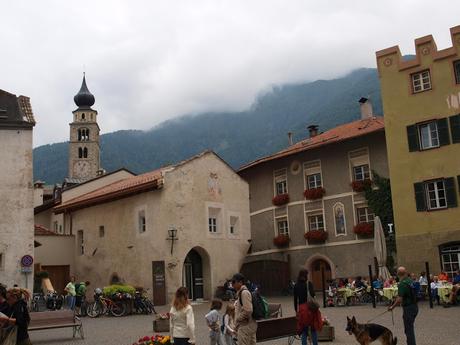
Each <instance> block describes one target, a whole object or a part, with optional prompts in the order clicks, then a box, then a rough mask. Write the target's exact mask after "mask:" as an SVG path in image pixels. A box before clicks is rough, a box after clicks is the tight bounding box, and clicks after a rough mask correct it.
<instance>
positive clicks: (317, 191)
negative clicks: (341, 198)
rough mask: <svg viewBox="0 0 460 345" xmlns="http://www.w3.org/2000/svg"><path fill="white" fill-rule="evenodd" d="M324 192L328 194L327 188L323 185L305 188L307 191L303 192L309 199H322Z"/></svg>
mask: <svg viewBox="0 0 460 345" xmlns="http://www.w3.org/2000/svg"><path fill="white" fill-rule="evenodd" d="M324 194H326V190H325V189H324V188H323V187H318V188H311V189H305V192H304V193H303V195H304V196H305V199H309V200H316V199H321V198H322V197H323V196H324Z"/></svg>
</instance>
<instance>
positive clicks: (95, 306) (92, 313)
mask: <svg viewBox="0 0 460 345" xmlns="http://www.w3.org/2000/svg"><path fill="white" fill-rule="evenodd" d="M86 312H87V314H88V316H89V317H92V318H95V317H98V316H99V315H101V314H102V308H101V305H100V303H98V302H93V303H90V304H88V307H87V309H86Z"/></svg>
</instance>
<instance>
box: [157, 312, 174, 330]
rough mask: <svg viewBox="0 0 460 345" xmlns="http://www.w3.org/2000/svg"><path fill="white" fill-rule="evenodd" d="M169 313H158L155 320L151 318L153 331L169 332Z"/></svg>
mask: <svg viewBox="0 0 460 345" xmlns="http://www.w3.org/2000/svg"><path fill="white" fill-rule="evenodd" d="M169 317H170V315H169V313H165V314H159V315H158V316H157V317H156V319H155V320H153V331H154V332H169Z"/></svg>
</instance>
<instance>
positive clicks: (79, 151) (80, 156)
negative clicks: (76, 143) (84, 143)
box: [78, 147, 83, 158]
mask: <svg viewBox="0 0 460 345" xmlns="http://www.w3.org/2000/svg"><path fill="white" fill-rule="evenodd" d="M78 158H83V148H81V147H79V148H78Z"/></svg>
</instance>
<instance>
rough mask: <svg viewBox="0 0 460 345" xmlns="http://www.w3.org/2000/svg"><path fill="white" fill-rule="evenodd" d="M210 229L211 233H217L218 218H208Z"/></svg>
mask: <svg viewBox="0 0 460 345" xmlns="http://www.w3.org/2000/svg"><path fill="white" fill-rule="evenodd" d="M208 229H209V232H210V233H213V234H215V233H217V218H213V217H210V218H209V219H208Z"/></svg>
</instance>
